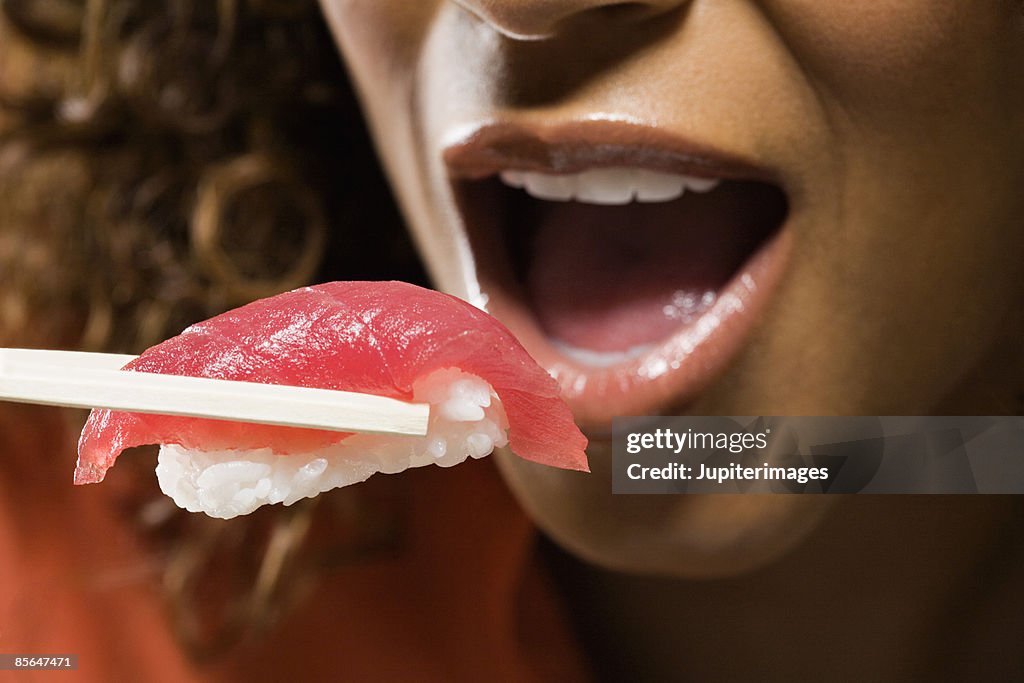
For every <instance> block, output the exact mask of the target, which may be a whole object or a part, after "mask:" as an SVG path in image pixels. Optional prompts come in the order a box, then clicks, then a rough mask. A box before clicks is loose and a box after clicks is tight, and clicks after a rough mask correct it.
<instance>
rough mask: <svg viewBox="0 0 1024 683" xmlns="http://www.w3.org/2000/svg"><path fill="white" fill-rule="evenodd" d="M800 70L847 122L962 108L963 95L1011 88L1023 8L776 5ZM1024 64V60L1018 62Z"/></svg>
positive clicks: (903, 1)
mask: <svg viewBox="0 0 1024 683" xmlns="http://www.w3.org/2000/svg"><path fill="white" fill-rule="evenodd" d="M764 4H765V11H766V13H768V14H769V15H770V20H771V21H772V23H773V24H774V25H775V26H776V27H777V28H778V30H779V32H780V34H781V35H782V38H783V40H784V41H785V42H786V43H787V45H788V47H789V48H790V50H791V51H792V52H793V54H794V56H795V58H796V59H797V60H799V61H800V63H801V68H802V70H803V71H804V73H805V74H806V76H807V77H808V78H809V79H810V80H811V81H812V82H813V84H814V85H815V87H816V88H817V89H818V90H819V91H821V92H822V93H823V96H824V97H825V99H831V100H833V101H834V103H835V104H837V105H840V106H841V108H842V110H843V113H846V114H850V113H851V111H852V113H853V115H856V114H857V112H858V111H859V110H862V109H863V110H875V113H880V111H879V110H880V109H881V107H882V106H883V105H885V106H888V107H890V108H894V109H895V111H903V110H914V111H915V113H916V114H917V115H920V113H921V110H922V109H936V108H938V107H944V106H957V107H962V106H963V100H964V98H963V94H964V91H965V90H964V89H965V87H977V85H978V84H979V83H982V82H989V83H990V82H992V81H997V80H1004V81H1006V82H1005V83H1004V84H1005V85H1009V84H1010V83H1011V82H1012V81H1011V80H1008V79H1010V78H1011V77H1012V74H1010V73H1008V72H1007V70H1006V68H1004V67H1001V66H1000V65H1005V64H1010V63H1013V62H1014V61H1016V60H1015V59H1014V58H1013V57H1012V56H1010V55H1008V54H1007V52H1008V51H1014V52H1018V51H1019V50H1020V45H1019V43H1020V39H1019V38H1020V24H1021V12H1020V9H1019V6H1018V5H1019V3H1017V2H1006V1H1005V0H975V1H973V2H962V1H961V0H877V1H876V2H868V3H854V2H845V1H842V0H768V1H767V2H765V3H764ZM1018 56H1019V55H1018Z"/></svg>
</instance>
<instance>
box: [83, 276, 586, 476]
mask: <svg viewBox="0 0 1024 683" xmlns="http://www.w3.org/2000/svg"><path fill="white" fill-rule="evenodd" d="M448 367H454V368H459V369H461V370H463V371H464V372H468V373H472V374H474V375H477V376H478V377H481V378H482V379H484V380H485V381H487V382H488V383H490V385H491V387H492V388H493V389H494V391H495V393H496V394H497V395H498V397H499V398H500V399H501V402H502V405H503V406H504V408H505V414H506V415H507V417H508V422H509V446H510V448H511V449H512V451H513V452H515V453H516V454H517V455H518V456H519V457H521V458H524V459H526V460H532V461H534V462H538V463H541V464H544V465H550V466H553V467H560V468H564V469H572V470H582V471H589V468H588V466H587V457H586V454H585V453H584V449H585V448H586V445H587V440H586V437H584V436H583V434H582V433H581V432H580V430H579V428H578V427H577V426H576V424H575V423H574V422H573V418H572V413H571V412H570V410H569V407H568V406H567V405H566V404H565V403H564V402H563V401H562V399H561V398H559V394H558V385H557V383H556V382H555V380H554V379H552V377H551V376H550V375H548V373H547V372H545V371H544V369H543V368H541V367H540V366H539V365H537V363H536V362H535V361H534V360H533V359H532V358H531V357H530V355H529V354H528V353H527V352H526V350H525V349H524V348H523V347H522V345H520V344H519V342H518V341H517V340H516V339H515V337H513V336H512V333H511V332H509V331H508V330H507V329H506V328H505V326H504V325H502V324H501V323H499V322H498V321H497V320H495V319H494V318H492V317H491V316H490V315H488V314H487V313H484V312H483V311H481V310H479V309H477V308H475V307H473V306H471V305H470V304H468V303H466V302H465V301H462V300H461V299H457V298H455V297H453V296H449V295H447V294H442V293H440V292H436V291H432V290H428V289H423V288H422V287H417V286H415V285H410V284H408V283H405V282H331V283H327V284H322V285H316V286H313V287H305V288H302V289H297V290H295V291H292V292H287V293H284V294H279V295H277V296H273V297H270V298H267V299H261V300H259V301H255V302H253V303H251V304H248V305H246V306H242V307H241V308H236V309H235V310H232V311H228V312H227V313H224V314H222V315H219V316H216V317H214V318H211V319H209V320H207V321H205V322H202V323H198V324H196V325H193V326H192V327H189V328H188V329H187V330H185V331H184V332H182V333H181V334H180V335H178V336H177V337H173V338H171V339H168V340H167V341H165V342H163V343H161V344H158V345H157V346H154V347H152V348H151V349H149V350H147V351H146V352H144V353H143V354H142V355H141V356H139V357H138V358H137V359H135V360H133V361H132V362H130V363H128V365H126V366H125V368H124V369H125V370H130V371H134V372H154V373H161V374H173V375H189V376H194V377H212V378H220V379H230V380H239V381H247V382H261V383H264V384H287V385H294V386H302V387H316V388H322V389H337V390H343V391H356V392H360V393H368V394H376V395H378V396H388V397H391V398H397V399H402V400H410V399H411V398H412V384H413V382H414V381H415V380H416V379H417V378H419V377H422V376H425V375H427V374H429V373H431V372H432V371H434V370H439V369H442V368H448ZM348 436H350V434H347V433H342V432H332V431H325V430H315V429H300V428H295V427H277V426H270V425H258V424H251V423H241V422H228V421H222V420H208V419H201V418H189V417H174V416H168V415H144V414H139V413H128V412H120V411H111V410H105V409H104V410H94V411H92V413H91V414H90V415H89V420H88V421H87V422H86V424H85V428H84V429H83V430H82V436H81V439H80V440H79V442H78V466H77V467H76V469H75V483H76V484H90V483H95V482H99V481H102V480H103V477H104V476H105V475H106V472H107V470H108V469H109V468H110V467H112V466H113V464H114V461H115V460H116V459H117V456H118V455H119V454H120V453H121V452H122V451H123V450H125V449H126V448H132V447H134V446H142V445H146V444H155V443H159V444H177V445H179V446H182V447H184V448H188V449H195V450H207V451H212V450H223V449H240V450H241V449H258V448H270V449H272V450H273V452H274V453H277V454H280V455H281V456H282V457H287V455H288V454H290V453H300V452H309V451H315V450H318V449H321V448H325V447H327V446H330V445H332V444H335V443H337V442H339V441H341V440H343V439H345V438H347V437H348Z"/></svg>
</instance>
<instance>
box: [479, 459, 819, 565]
mask: <svg viewBox="0 0 1024 683" xmlns="http://www.w3.org/2000/svg"><path fill="white" fill-rule="evenodd" d="M588 455H589V456H590V461H591V466H592V468H593V471H592V472H591V473H590V474H586V473H580V472H568V471H564V470H555V469H552V468H549V467H544V466H542V465H536V464H534V463H531V462H526V461H524V460H522V459H520V458H516V457H515V456H513V455H510V454H506V453H502V454H499V455H498V456H497V458H498V466H499V468H500V469H501V471H502V474H503V475H504V477H505V480H506V481H507V483H508V484H509V486H510V487H511V489H512V491H513V493H514V494H515V496H516V497H517V499H518V500H519V502H520V504H521V505H522V506H523V508H524V509H525V510H526V511H527V513H528V514H530V516H531V517H532V518H533V519H534V521H535V522H536V523H537V525H538V526H539V527H540V528H541V529H542V530H543V531H544V532H545V533H546V534H547V535H548V536H550V537H551V538H552V539H553V540H554V541H555V542H556V543H558V544H559V545H560V546H561V547H562V548H563V549H565V550H566V551H568V552H570V553H572V554H573V555H576V556H577V557H579V558H581V559H583V560H585V561H588V562H591V563H593V564H595V565H598V566H601V567H604V568H606V569H609V570H613V571H618V572H626V573H630V574H639V575H648V576H663V577H672V578H688V579H701V578H719V577H729V576H737V575H742V574H745V573H749V572H753V571H755V570H757V569H759V568H762V567H765V566H767V565H769V564H771V563H772V562H774V561H775V560H777V559H779V558H781V557H783V556H784V555H785V554H786V553H787V552H789V551H790V550H791V549H793V548H794V547H796V546H797V545H799V544H800V543H801V542H802V541H804V540H805V539H806V537H807V536H808V534H809V533H810V532H811V531H812V530H813V529H814V528H815V527H817V525H818V524H819V522H820V521H821V520H822V518H823V517H824V516H825V514H826V513H827V511H828V510H829V509H830V507H831V503H832V501H831V500H830V499H827V498H825V497H820V496H795V495H794V496H779V495H688V496H669V495H647V496H641V495H612V493H611V483H610V482H611V472H610V466H611V452H610V447H609V446H607V445H606V444H603V443H592V444H591V447H590V448H589V449H588Z"/></svg>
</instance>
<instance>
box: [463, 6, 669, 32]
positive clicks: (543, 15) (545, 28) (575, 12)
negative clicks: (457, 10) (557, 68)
mask: <svg viewBox="0 0 1024 683" xmlns="http://www.w3.org/2000/svg"><path fill="white" fill-rule="evenodd" d="M686 1H687V0H455V2H456V3H458V4H459V5H461V6H462V7H463V8H465V9H466V10H468V11H469V12H472V13H473V14H475V15H476V16H477V17H479V18H480V19H482V20H483V21H485V22H487V23H488V24H490V25H491V26H492V27H493V28H494V29H495V30H496V31H498V32H499V33H501V34H503V35H506V36H508V37H510V38H514V39H516V40H541V39H543V38H549V37H551V36H553V35H555V34H556V33H557V32H558V29H559V27H560V26H562V25H563V24H565V23H567V22H568V21H570V20H572V19H573V18H574V17H576V16H579V15H584V14H591V13H594V12H596V11H598V10H605V11H606V12H607V13H609V14H610V13H611V12H616V13H617V14H618V15H619V16H628V17H631V18H646V17H650V16H654V15H657V14H661V13H663V12H667V11H669V10H672V9H674V8H676V7H678V6H680V5H683V4H685V2H686Z"/></svg>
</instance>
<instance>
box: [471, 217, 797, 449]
mask: <svg viewBox="0 0 1024 683" xmlns="http://www.w3.org/2000/svg"><path fill="white" fill-rule="evenodd" d="M790 243H791V239H790V237H789V234H788V231H787V230H786V226H782V227H781V228H780V229H779V231H778V232H777V233H776V234H774V235H773V236H771V237H770V238H769V240H768V241H767V242H765V243H764V244H763V245H762V246H761V248H760V249H759V250H758V251H757V252H756V253H755V254H753V255H752V256H751V257H750V259H749V260H748V261H747V262H746V263H745V264H744V265H743V267H742V268H741V269H740V270H739V271H738V272H737V273H736V274H735V275H734V276H733V278H732V279H731V280H730V281H729V283H728V284H727V285H726V286H725V287H724V288H722V289H721V290H719V292H718V293H717V294H718V296H717V300H716V302H715V304H714V305H713V306H712V307H711V308H709V309H708V310H707V311H705V312H704V313H703V314H702V315H701V316H700V317H699V318H698V319H697V320H695V321H693V322H691V323H690V324H688V325H687V326H686V327H683V328H680V329H679V330H678V331H677V332H675V333H674V334H673V335H671V336H670V337H668V338H666V339H665V340H664V341H662V342H660V343H658V344H655V345H654V346H652V347H651V348H649V349H647V350H646V351H644V352H643V353H641V354H639V355H637V356H636V357H634V358H630V359H628V360H623V361H622V362H621V363H617V364H613V365H608V366H602V367H595V366H589V365H585V364H582V363H580V362H579V361H578V360H575V359H573V358H571V357H569V356H567V355H566V354H565V353H563V352H562V351H561V350H559V348H558V347H557V346H556V345H555V344H553V343H552V341H551V340H550V339H549V338H548V337H547V336H546V335H545V334H544V332H543V331H542V330H541V329H540V328H539V326H538V324H537V321H536V318H535V317H534V315H533V313H532V311H531V310H530V309H529V308H528V307H527V306H526V304H525V302H523V301H522V300H521V299H519V298H517V297H515V296H512V295H510V294H509V293H508V292H507V291H506V290H505V289H504V288H503V287H502V286H501V283H500V282H494V281H489V277H488V274H487V273H483V272H481V273H478V275H479V278H480V280H479V281H480V286H481V288H482V290H483V293H484V294H485V295H486V296H487V298H488V305H487V308H488V310H489V312H490V313H491V314H493V315H494V316H495V317H497V318H498V319H499V320H501V321H502V322H503V323H505V325H507V326H508V328H509V329H510V330H511V331H512V332H513V333H514V334H515V335H516V336H517V337H518V338H519V340H520V341H521V342H522V344H523V346H525V347H526V349H527V351H529V352H530V354H531V355H532V356H533V357H534V358H535V359H536V360H537V362H538V363H540V364H541V365H542V366H543V367H544V368H546V369H547V370H548V372H549V373H550V374H551V375H552V376H553V377H554V378H555V379H556V380H558V382H559V384H560V386H561V388H562V395H563V397H564V398H565V400H566V401H567V402H568V403H569V405H570V407H571V408H572V410H573V413H574V415H575V417H576V420H577V422H578V423H579V424H580V426H581V427H583V428H584V429H588V430H599V431H604V430H606V429H607V428H608V426H609V424H610V422H611V419H612V418H613V417H617V416H621V415H643V414H655V413H662V412H664V411H665V410H666V409H667V408H668V407H669V406H672V409H673V410H676V409H678V406H679V405H680V404H686V403H689V402H691V401H693V400H694V399H695V398H696V397H697V396H698V395H699V394H700V393H701V392H702V391H704V390H705V389H706V388H707V387H708V386H709V385H710V384H711V383H712V382H714V380H715V379H716V378H717V377H719V376H721V374H722V373H723V372H724V371H725V369H726V368H727V367H728V365H729V363H730V361H731V360H732V359H734V358H735V357H736V356H737V354H738V353H739V352H740V351H741V350H742V348H743V345H744V342H745V340H747V339H748V338H749V336H750V333H751V332H752V330H753V328H754V325H755V323H756V321H757V320H758V319H760V318H761V316H762V314H763V313H764V310H765V308H766V303H767V302H768V301H769V300H770V298H771V295H772V292H774V290H775V289H776V288H777V286H778V284H779V281H780V280H781V276H782V273H783V272H784V270H785V265H786V262H787V261H788V255H789V251H790Z"/></svg>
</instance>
